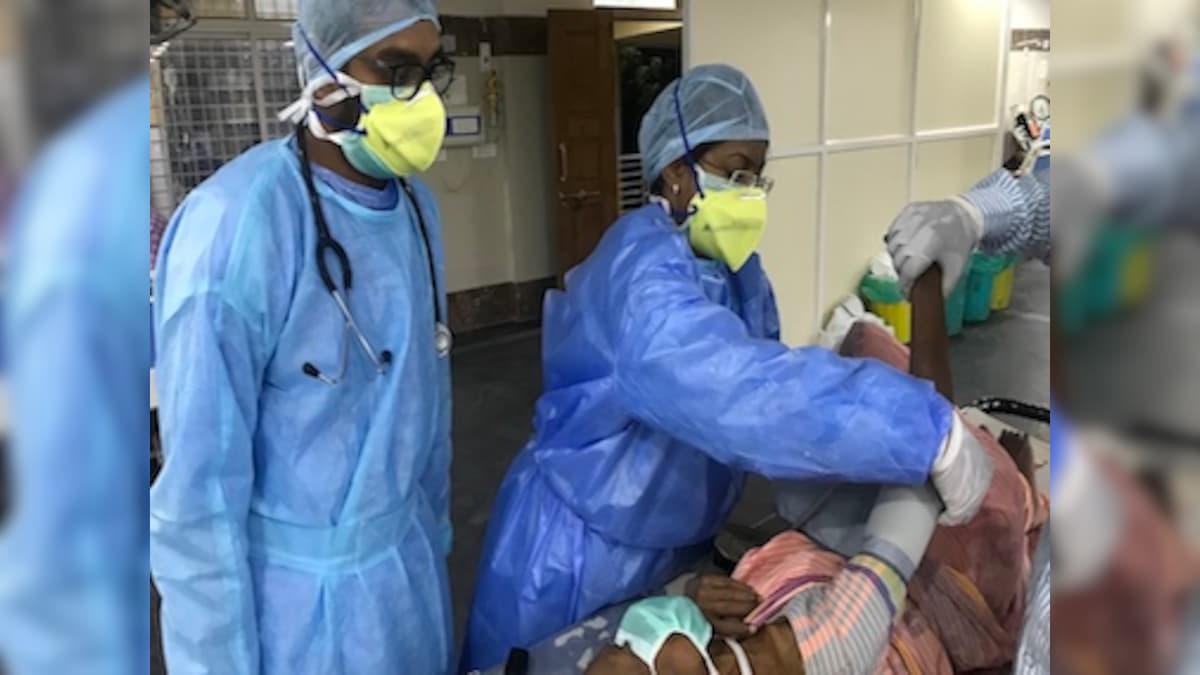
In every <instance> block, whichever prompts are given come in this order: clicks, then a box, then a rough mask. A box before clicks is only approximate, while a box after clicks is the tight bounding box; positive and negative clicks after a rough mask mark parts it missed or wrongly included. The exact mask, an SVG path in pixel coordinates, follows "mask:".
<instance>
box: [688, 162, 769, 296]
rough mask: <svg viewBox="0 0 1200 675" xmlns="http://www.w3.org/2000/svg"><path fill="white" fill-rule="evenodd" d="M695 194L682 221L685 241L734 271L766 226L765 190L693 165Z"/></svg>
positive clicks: (744, 262)
mask: <svg viewBox="0 0 1200 675" xmlns="http://www.w3.org/2000/svg"><path fill="white" fill-rule="evenodd" d="M693 170H694V172H695V174H694V175H695V176H696V178H697V180H696V186H697V190H696V195H695V196H694V197H692V200H691V202H690V204H689V208H688V212H689V214H690V216H689V217H688V220H687V221H686V222H685V224H684V225H685V227H687V230H688V241H689V242H690V243H691V245H692V248H693V249H694V250H695V251H696V252H697V253H699V254H701V255H703V256H705V257H708V258H712V259H713V260H719V261H721V262H723V263H725V264H726V265H728V266H729V269H731V270H733V271H734V272H737V271H738V270H740V269H741V268H742V266H743V265H745V264H746V262H747V261H748V260H750V256H752V255H754V251H756V250H757V249H758V244H759V242H760V241H762V236H763V231H764V230H765V229H766V227H767V192H766V190H764V189H763V188H761V187H746V186H740V185H734V184H731V183H728V182H727V181H722V180H721V179H719V178H715V177H713V176H710V175H709V174H707V173H705V172H704V170H703V169H701V168H700V167H699V166H695V167H693Z"/></svg>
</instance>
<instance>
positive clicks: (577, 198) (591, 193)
mask: <svg viewBox="0 0 1200 675" xmlns="http://www.w3.org/2000/svg"><path fill="white" fill-rule="evenodd" d="M599 196H600V191H599V190H584V189H582V188H580V189H579V190H576V191H575V192H572V193H570V194H568V193H566V192H559V193H558V200H559V201H562V202H566V201H573V202H576V203H580V202H583V201H584V200H585V199H587V198H589V197H599Z"/></svg>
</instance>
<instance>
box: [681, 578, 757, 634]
mask: <svg viewBox="0 0 1200 675" xmlns="http://www.w3.org/2000/svg"><path fill="white" fill-rule="evenodd" d="M684 592H685V593H687V596H688V597H689V598H691V599H692V600H694V601H695V603H696V604H697V605H698V606H699V607H700V611H701V612H703V613H704V618H706V619H708V621H709V623H711V624H712V626H713V631H714V632H716V634H717V635H724V636H726V637H732V638H742V637H746V636H748V635H750V634H751V631H750V627H749V626H747V625H746V624H745V623H743V622H742V619H744V618H746V615H747V614H749V613H750V612H752V611H754V608H755V607H757V606H758V603H759V602H760V601H761V598H759V597H758V593H757V592H755V590H754V589H753V588H750V587H749V586H747V585H746V584H743V583H742V582H740V581H734V580H733V579H730V578H729V577H723V576H717V575H711V574H708V575H700V576H697V577H694V578H693V579H692V580H690V581H688V583H687V586H686V587H685V589H684Z"/></svg>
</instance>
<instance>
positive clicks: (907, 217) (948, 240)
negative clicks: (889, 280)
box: [884, 197, 983, 296]
mask: <svg viewBox="0 0 1200 675" xmlns="http://www.w3.org/2000/svg"><path fill="white" fill-rule="evenodd" d="M982 237H983V215H982V214H981V213H980V212H979V209H978V208H976V207H975V206H974V205H973V204H971V203H970V202H969V201H967V200H965V199H963V198H961V197H954V198H951V199H945V200H942V201H937V202H913V203H912V204H909V205H908V206H905V207H904V209H903V210H901V211H900V215H898V216H896V219H895V220H894V221H892V225H891V227H889V228H888V233H887V235H886V236H885V237H884V241H885V242H887V249H888V253H890V254H891V256H892V261H893V262H894V263H895V265H896V272H897V273H898V274H899V275H900V287H901V288H902V289H904V294H905V295H907V294H908V292H909V290H910V289H912V285H913V282H915V281H916V280H917V278H918V277H920V276H921V275H922V274H923V273H924V272H925V270H927V269H929V267H930V266H931V265H933V264H934V263H937V264H938V266H939V267H941V268H942V293H943V294H944V295H946V296H949V295H950V293H951V292H952V291H953V290H954V287H955V286H956V285H957V284H958V280H959V279H960V278H962V275H963V272H964V271H965V270H966V265H967V260H968V259H969V256H970V255H971V250H972V249H974V248H975V245H976V244H978V243H979V240H980V238H982Z"/></svg>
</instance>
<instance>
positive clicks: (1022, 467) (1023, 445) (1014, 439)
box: [1000, 430, 1037, 485]
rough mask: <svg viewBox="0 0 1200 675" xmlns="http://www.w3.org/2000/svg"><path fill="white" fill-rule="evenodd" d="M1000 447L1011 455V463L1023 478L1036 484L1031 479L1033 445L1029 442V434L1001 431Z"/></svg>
mask: <svg viewBox="0 0 1200 675" xmlns="http://www.w3.org/2000/svg"><path fill="white" fill-rule="evenodd" d="M1000 447H1002V448H1004V449H1005V450H1007V451H1008V456H1009V457H1012V460H1013V463H1014V464H1016V465H1017V470H1018V471H1020V472H1021V475H1022V476H1024V477H1025V480H1027V481H1029V484H1030V485H1037V483H1035V482H1034V479H1033V472H1034V465H1033V446H1032V445H1030V443H1029V436H1028V435H1026V434H1020V433H1016V432H1014V431H1008V430H1005V431H1002V432H1000Z"/></svg>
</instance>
